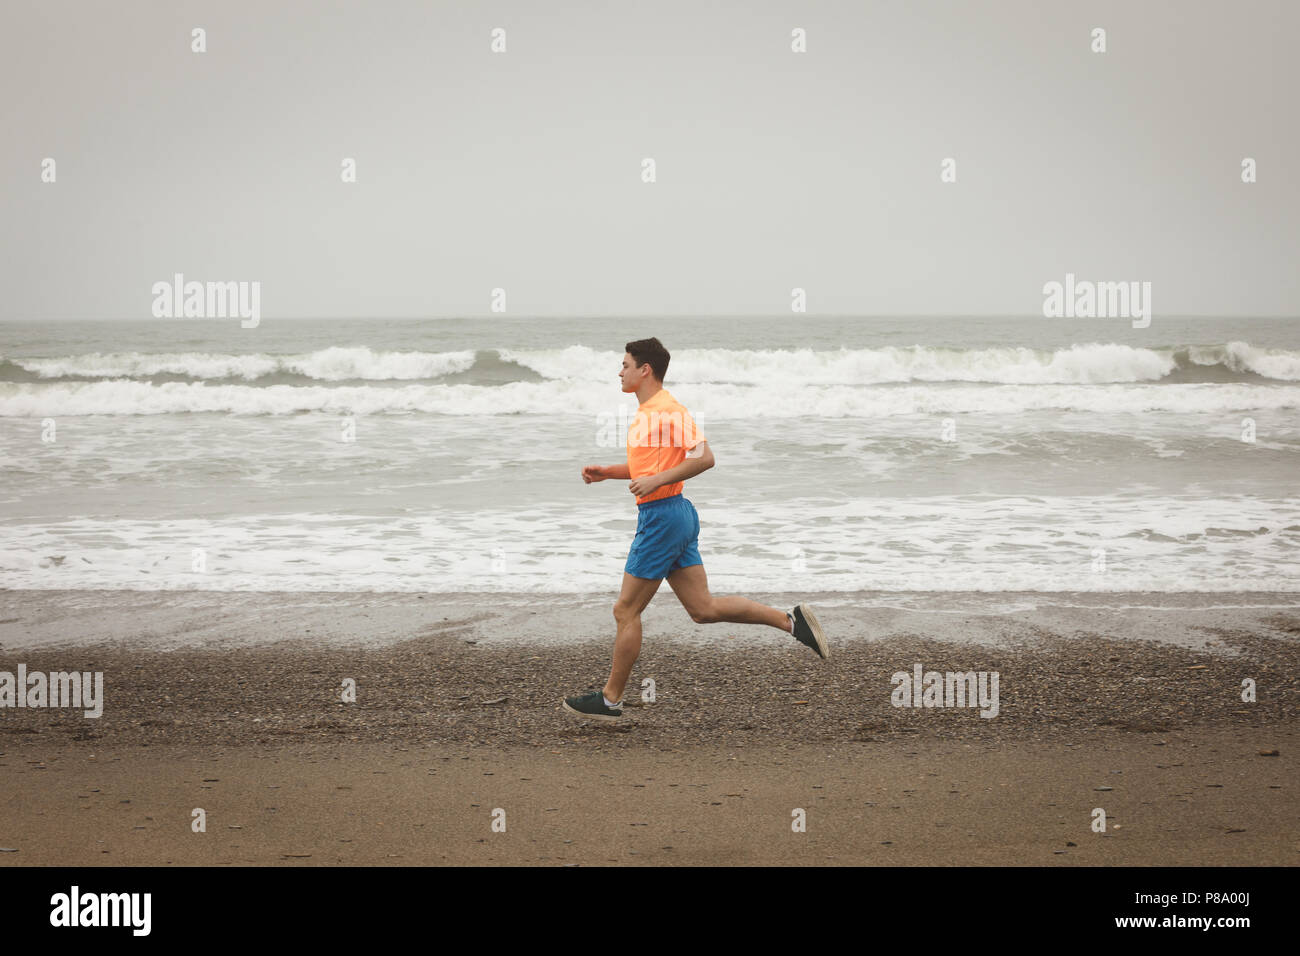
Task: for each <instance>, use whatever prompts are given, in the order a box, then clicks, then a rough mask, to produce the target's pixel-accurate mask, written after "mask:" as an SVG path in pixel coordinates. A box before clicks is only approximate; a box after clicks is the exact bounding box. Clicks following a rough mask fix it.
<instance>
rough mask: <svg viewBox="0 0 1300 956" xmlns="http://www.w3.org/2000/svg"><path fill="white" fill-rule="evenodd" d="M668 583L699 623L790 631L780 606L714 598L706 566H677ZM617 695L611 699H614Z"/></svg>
mask: <svg viewBox="0 0 1300 956" xmlns="http://www.w3.org/2000/svg"><path fill="white" fill-rule="evenodd" d="M668 585H669V587H671V588H672V589H673V593H674V594H676V595H677V599H678V600H679V601H681V602H682V607H684V608H686V613H687V614H689V615H690V616H691V620H692V621H694V622H695V623H696V624H716V623H718V622H719V621H731V622H733V623H735V624H766V625H768V626H769V627H776V628H780V629H781V630H783V631H785V632H786V633H787V634H788V633H790V618H789V617H787V616H786V613H785V611H782V610H780V609H779V608H774V607H768V606H767V605H766V604H759V603H758V602H757V601H751V600H750V599H749V598H743V597H715V596H714V595H712V594H710V593H709V579H708V575H706V574H705V573H704V565H702V564H693V565H691V566H690V567H689V568H678V569H677V570H676V571H674V572H673V573H672V574H670V575H668ZM613 699H614V698H612V697H611V698H610V700H613Z"/></svg>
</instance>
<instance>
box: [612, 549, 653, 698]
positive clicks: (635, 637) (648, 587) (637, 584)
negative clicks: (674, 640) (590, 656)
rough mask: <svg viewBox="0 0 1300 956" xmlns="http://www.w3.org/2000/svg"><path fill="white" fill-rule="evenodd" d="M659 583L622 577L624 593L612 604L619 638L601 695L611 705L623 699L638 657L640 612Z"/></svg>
mask: <svg viewBox="0 0 1300 956" xmlns="http://www.w3.org/2000/svg"><path fill="white" fill-rule="evenodd" d="M662 583H663V582H662V581H661V580H660V579H657V578H656V579H653V580H652V579H650V578H638V577H636V576H635V575H631V574H628V573H627V572H624V573H623V590H622V592H621V593H620V594H619V596H618V600H617V601H616V602H615V603H614V620H615V621H616V622H617V624H618V636H617V637H615V638H614V662H613V664H611V665H610V669H609V680H608V681H607V682H606V684H605V686H604V688H603V690H602V693H604V695H605V696H606V697H607V698H608V699H609V700H612V701H618V700H619V699H620V698H621V697H622V696H623V688H624V687H626V686H627V678H628V675H630V674H631V673H632V665H633V664H635V663H636V659H637V658H638V657H640V656H641V612H642V611H644V610H645V608H646V605H647V604H649V603H650V599H651V598H652V597H654V596H655V592H656V591H658V590H659V585H660V584H662Z"/></svg>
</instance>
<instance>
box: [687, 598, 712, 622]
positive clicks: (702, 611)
mask: <svg viewBox="0 0 1300 956" xmlns="http://www.w3.org/2000/svg"><path fill="white" fill-rule="evenodd" d="M690 615H691V620H692V621H694V622H695V623H696V624H716V623H717V622H718V612H717V610H716V609H715V608H714V606H713V603H712V602H710V603H708V604H701V605H699V606H698V607H693V608H691V609H690Z"/></svg>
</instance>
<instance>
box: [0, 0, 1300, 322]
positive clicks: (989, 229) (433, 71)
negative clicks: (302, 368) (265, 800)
mask: <svg viewBox="0 0 1300 956" xmlns="http://www.w3.org/2000/svg"><path fill="white" fill-rule="evenodd" d="M195 26H200V27H204V28H205V29H206V31H207V43H208V52H206V53H203V54H195V53H191V52H190V30H191V28H193V27H195ZM494 27H502V28H504V29H505V30H506V31H507V36H506V42H507V47H508V52H506V53H504V54H493V53H491V52H490V49H489V44H490V40H491V36H490V32H491V30H492V29H493V28H494ZM796 27H802V28H804V29H805V30H806V31H807V35H808V52H807V53H802V54H796V53H792V52H791V51H790V33H791V30H792V29H794V28H796ZM1093 27H1104V28H1105V29H1106V31H1107V46H1108V51H1107V52H1106V53H1104V54H1095V53H1093V52H1091V51H1090V49H1089V46H1090V31H1091V30H1092V28H1093ZM1298 32H1300V3H1295V2H1292V0H1244V2H1243V0H1231V2H1187V0H1184V2H1168V0H1166V2H1152V0H1143V2H1140V3H1134V2H1129V0H1123V2H1113V3H1110V2H1049V0H1014V2H1013V0H996V2H957V0H953V2H932V0H926V2H916V0H896V2H887V3H872V2H798V3H796V2H785V3H782V2H766V0H752V2H741V0H736V2H731V3H706V2H702V0H656V2H653V3H638V4H632V3H627V2H608V0H601V2H582V3H579V2H557V3H538V2H536V0H511V2H468V0H467V2H460V3H437V2H428V0H420V2H397V0H374V2H366V3H361V2H355V3H321V2H316V3H308V2H295V3H286V2H278V0H275V2H271V0H261V2H248V0H239V2H226V0H222V2H210V3H197V2H180V3H177V2H162V0H159V2H139V0H128V2H124V3H120V4H119V3H90V2H84V0H83V2H66V0H60V2H51V0H5V13H4V26H3V29H2V30H0V81H2V82H0V88H2V89H3V90H4V91H5V93H4V97H3V101H2V102H0V118H2V120H3V123H2V128H3V130H4V135H3V137H0V181H2V182H3V190H2V191H0V257H2V260H0V261H3V269H4V279H5V281H4V296H3V300H2V302H3V304H2V306H0V319H43V318H148V317H149V315H150V306H151V303H152V294H151V292H150V287H151V286H152V284H153V283H154V282H156V281H159V280H169V279H170V278H171V276H172V274H173V273H175V272H182V273H184V274H185V276H186V278H187V279H198V280H201V281H202V280H247V281H251V280H258V281H260V282H261V284H262V292H261V294H262V306H261V308H262V314H263V316H266V317H290V316H359V317H367V316H450V315H486V314H489V295H490V291H491V289H492V288H494V287H498V286H500V287H504V288H505V289H506V290H507V293H508V297H509V298H508V303H509V311H510V313H511V314H513V315H531V314H545V315H566V314H567V315H607V314H608V315H619V314H623V315H627V314H637V315H644V314H715V313H728V314H756V313H759V314H761V313H780V312H784V311H787V310H788V309H789V297H790V290H791V288H793V287H795V286H800V287H803V288H805V289H806V290H807V292H808V296H809V311H810V312H815V313H845V314H868V315H874V314H908V313H913V314H1001V313H1010V314H1018V315H1030V314H1036V313H1038V312H1039V310H1040V308H1041V305H1042V298H1043V296H1042V291H1041V290H1042V286H1043V283H1045V282H1048V281H1051V280H1058V281H1060V280H1063V279H1064V276H1065V273H1066V272H1073V273H1074V274H1075V275H1076V277H1077V278H1079V279H1092V280H1097V281H1121V280H1139V281H1150V282H1151V283H1152V287H1153V288H1152V299H1153V306H1154V310H1155V313H1156V315H1160V314H1165V315H1174V314H1201V315H1210V314H1224V315H1297V314H1300V269H1297V264H1298V263H1300V133H1298V132H1297V124H1298V123H1300V105H1298V104H1297V103H1296V94H1297V91H1300V58H1297V56H1296V55H1295V52H1294V49H1293V47H1292V46H1291V44H1293V43H1294V38H1295V37H1296V35H1297V33H1298ZM47 156H48V157H53V158H54V159H55V160H56V161H57V164H58V165H57V171H58V182H57V183H56V184H54V185H49V184H44V183H42V182H41V181H40V170H41V162H42V160H43V159H44V158H45V157H47ZM949 156H951V157H954V158H955V159H956V161H957V182H956V183H954V184H944V183H941V182H940V180H939V171H940V163H941V161H942V160H943V159H944V158H945V157H949ZM1246 156H1250V157H1254V158H1255V160H1256V161H1257V163H1258V177H1259V181H1258V182H1257V183H1255V184H1253V185H1245V184H1243V183H1242V182H1241V178H1240V163H1241V160H1242V158H1243V157H1246ZM344 157H354V158H355V159H356V161H357V173H358V182H357V183H355V184H344V183H342V182H341V181H340V175H339V174H340V168H341V167H340V163H341V161H342V159H343V158H344ZM644 157H652V158H654V159H655V161H656V163H657V174H658V181H657V182H656V183H654V184H645V183H642V182H641V179H640V174H641V165H640V164H641V160H642V158H644Z"/></svg>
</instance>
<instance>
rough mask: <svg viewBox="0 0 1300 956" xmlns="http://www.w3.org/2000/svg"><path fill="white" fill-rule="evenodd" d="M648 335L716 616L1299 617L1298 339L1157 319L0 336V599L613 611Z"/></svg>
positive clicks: (127, 327) (222, 326) (112, 329)
mask: <svg viewBox="0 0 1300 956" xmlns="http://www.w3.org/2000/svg"><path fill="white" fill-rule="evenodd" d="M651 335H654V336H658V337H659V339H660V340H661V341H663V342H664V344H665V345H666V346H667V348H668V349H669V351H670V352H671V353H672V356H673V357H672V361H671V364H670V367H669V370H668V375H667V379H666V381H665V386H666V387H667V388H668V389H669V391H671V392H672V394H673V395H674V396H676V397H677V398H678V399H679V400H680V401H681V402H683V403H684V404H685V405H686V406H687V407H688V408H689V409H690V411H691V413H692V414H693V416H694V417H695V419H696V421H697V423H698V424H699V427H700V428H701V430H702V431H703V432H704V434H705V435H706V436H707V437H708V439H709V443H710V445H711V447H712V448H713V451H714V455H715V457H716V459H717V465H716V467H715V468H713V469H711V470H710V471H707V472H705V473H704V474H702V475H700V476H698V477H696V478H694V479H692V480H690V481H689V482H687V484H686V496H687V497H688V498H690V499H691V501H692V502H694V503H695V505H696V508H697V509H698V511H699V514H700V520H701V532H700V541H699V546H700V551H701V554H702V555H703V557H704V563H705V568H706V570H707V571H708V574H709V578H710V585H711V587H712V589H713V590H714V592H715V593H719V594H727V593H741V594H753V595H761V594H762V593H765V592H771V591H794V592H799V593H806V594H823V595H830V594H833V593H837V592H853V591H864V590H866V591H883V592H909V593H911V592H932V591H936V590H939V591H975V592H993V593H1001V592H1117V593H1118V592H1133V591H1152V592H1185V591H1204V592H1234V591H1235V592H1245V591H1296V590H1300V501H1298V500H1297V496H1296V484H1297V482H1296V479H1297V475H1300V414H1298V410H1300V323H1298V322H1297V321H1295V320H1289V319H1215V318H1183V319H1175V318H1161V317H1160V316H1156V317H1155V318H1154V319H1153V320H1152V322H1151V325H1150V327H1148V328H1145V329H1134V328H1131V327H1130V323H1129V322H1128V321H1127V320H1124V319H1070V320H1065V319H1045V318H1015V319H1000V318H983V317H978V318H977V317H965V318H963V317H942V318H940V317H935V318H893V319H890V318H846V317H804V316H797V317H791V316H782V317H754V318H743V317H701V318H693V319H692V318H667V319H666V318H654V317H645V318H618V319H542V318H533V319H524V318H520V319H514V318H502V317H499V316H495V317H492V318H475V319H436V320H432V319H431V320H365V321H359V320H278V321H277V320H273V319H263V320H262V322H261V324H260V325H259V326H258V327H257V328H253V329H243V328H241V327H240V324H239V320H238V319H229V320H226V319H220V320H215V319H169V320H150V321H129V322H126V321H94V322H91V321H75V322H74V321H67V322H46V323H39V324H38V323H21V322H8V323H2V324H0V455H2V456H3V457H2V465H0V472H2V474H3V482H2V486H0V487H2V491H0V521H2V522H3V529H4V534H3V540H2V541H0V586H3V587H5V588H39V589H49V588H90V589H105V588H126V589H137V590H154V589H168V590H172V589H204V590H287V591H415V592H448V593H450V592H493V591H497V592H523V593H534V594H537V595H538V596H539V599H540V597H541V596H542V595H553V594H589V595H608V596H609V597H610V598H611V599H612V597H613V595H614V594H616V593H617V590H618V587H619V585H620V582H621V578H622V573H623V562H624V559H625V558H626V555H627V549H628V545H629V543H630V541H631V538H632V534H633V530H634V528H635V525H636V505H635V501H634V499H633V497H632V495H631V494H630V493H629V492H628V491H627V482H625V481H617V480H613V481H605V482H601V483H597V484H592V485H587V484H584V483H583V481H582V480H581V478H580V476H579V472H580V469H581V467H582V466H583V465H586V464H612V463H616V462H620V461H623V460H624V459H625V449H624V448H623V446H622V442H623V437H624V433H625V430H626V423H627V420H628V416H629V415H630V414H632V413H633V412H635V409H636V404H637V403H636V397H635V396H634V395H624V394H623V393H622V392H621V391H620V389H619V383H618V377H617V373H618V368H619V364H620V362H621V359H622V355H623V346H624V343H626V342H627V341H629V340H631V339H636V338H643V337H648V336H651ZM665 590H666V588H665Z"/></svg>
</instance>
